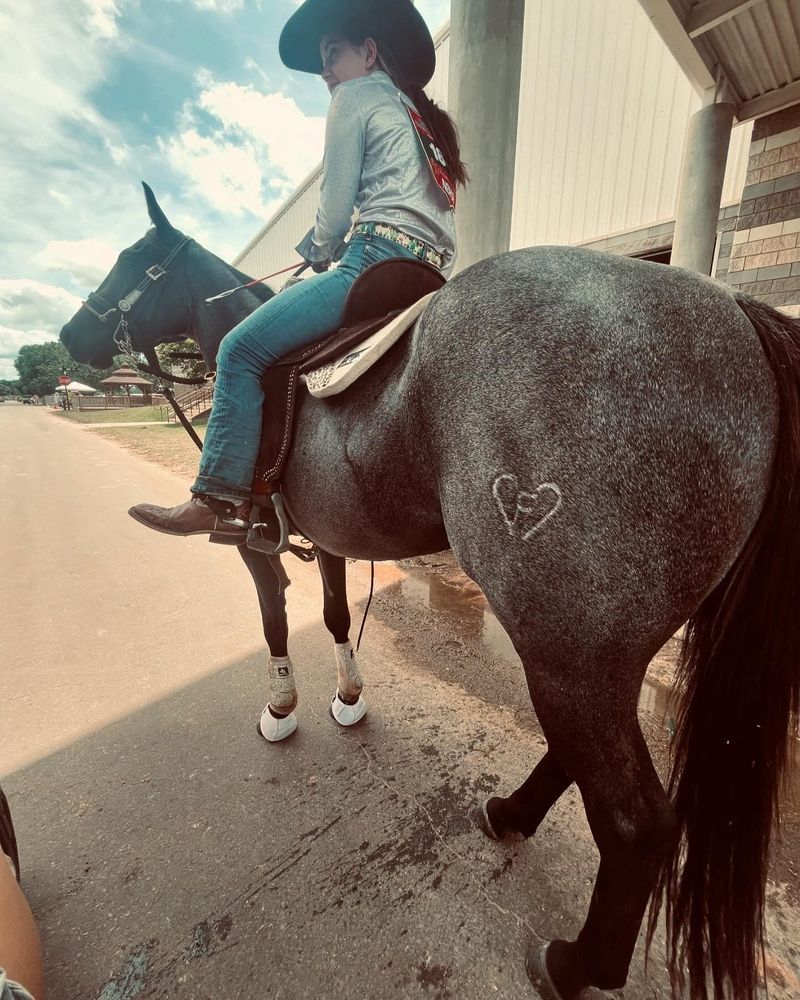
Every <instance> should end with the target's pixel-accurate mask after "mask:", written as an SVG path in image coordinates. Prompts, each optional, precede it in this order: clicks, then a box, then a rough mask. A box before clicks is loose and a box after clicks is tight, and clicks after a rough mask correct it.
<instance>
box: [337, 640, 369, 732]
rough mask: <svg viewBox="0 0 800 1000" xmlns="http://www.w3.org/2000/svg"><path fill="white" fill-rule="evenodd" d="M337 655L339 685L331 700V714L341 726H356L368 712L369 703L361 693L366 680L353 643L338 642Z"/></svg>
mask: <svg viewBox="0 0 800 1000" xmlns="http://www.w3.org/2000/svg"><path fill="white" fill-rule="evenodd" d="M335 655H336V678H337V681H338V687H337V688H336V694H335V695H334V696H333V699H332V701H331V715H332V716H333V718H334V719H335V720H336V721H337V722H338V723H339V725H340V726H354V725H355V724H356V723H357V722H360V721H361V720H362V719H363V718H364V716H365V715H366V714H367V703H366V702H365V701H364V698H363V697H362V695H361V689H362V688H363V686H364V681H363V680H362V679H361V674H360V673H359V670H358V663H357V662H356V654H355V652H354V651H353V646H352V643H350V642H337V643H336V645H335Z"/></svg>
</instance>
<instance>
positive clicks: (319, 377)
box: [300, 292, 436, 398]
mask: <svg viewBox="0 0 800 1000" xmlns="http://www.w3.org/2000/svg"><path fill="white" fill-rule="evenodd" d="M435 294H436V292H431V293H430V294H429V295H424V296H423V297H422V298H421V299H420V300H419V301H418V302H415V303H414V305H413V306H411V307H410V308H408V309H406V310H405V312H402V313H400V315H399V316H395V318H394V319H393V320H390V321H389V322H388V323H387V324H386V326H382V327H381V328H380V330H376V331H375V333H373V334H370V336H369V337H367V339H366V340H364V341H362V342H361V343H360V344H357V345H356V346H355V347H353V348H352V349H351V350H349V351H348V352H347V353H346V354H343V355H342V357H340V358H337V359H336V361H331V362H330V363H329V364H327V365H323V366H322V367H321V368H315V369H314V371H311V372H308V373H307V374H306V375H301V376H300V377H301V379H302V380H303V381H304V382H305V383H306V386H307V387H308V391H309V392H310V393H311V395H312V396H317V397H319V398H322V397H324V396H335V395H336V393H337V392H343V391H344V390H345V389H346V388H347V387H348V386H350V385H352V384H353V382H355V380H356V379H357V378H358V377H359V376H360V375H363V374H364V372H365V371H367V369H368V368H371V367H372V366H373V365H374V364H375V362H376V361H379V360H380V359H381V358H382V357H383V355H384V354H385V353H386V352H387V351H388V350H389V348H390V347H391V346H392V344H395V343H397V341H398V340H399V339H400V337H401V336H402V335H403V334H404V333H405V332H406V330H407V329H408V328H409V327H410V326H413V324H414V323H415V322H416V321H417V320H418V319H419V317H420V316H421V315H422V313H423V312H424V311H425V307H426V306H427V305H428V303H429V302H430V300H431V299H432V298H433V296H434V295H435Z"/></svg>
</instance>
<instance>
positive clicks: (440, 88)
mask: <svg viewBox="0 0 800 1000" xmlns="http://www.w3.org/2000/svg"><path fill="white" fill-rule="evenodd" d="M435 41H436V72H435V74H434V76H433V79H432V80H431V82H430V83H429V84H428V86H427V88H426V90H427V92H428V94H429V95H430V97H431V98H432V99H433V100H434V101H436V102H437V103H438V104H441V105H443V106H444V107H446V106H447V77H448V74H447V67H448V63H449V61H450V31H449V28H448V29H445V30H443V31H441V32H439V34H438V35H437V37H436V39H435ZM321 179H322V164H320V165H319V166H318V167H317V168H316V170H313V171H312V172H311V174H309V176H308V177H307V178H306V180H305V181H304V182H303V183H302V184H301V185H300V187H299V188H298V189H297V191H296V192H295V193H294V195H293V196H292V197H291V198H290V199H289V200H288V201H287V202H286V204H285V205H282V206H281V208H280V209H279V210H278V211H277V212H276V213H275V215H273V217H272V218H271V219H270V220H269V221H268V222H267V224H266V226H265V227H264V228H263V229H262V230H261V232H260V233H259V234H258V235H257V236H256V237H255V239H254V240H253V241H252V242H251V243H250V244H249V246H247V247H245V249H244V250H243V251H242V253H241V254H240V255H239V257H237V259H236V260H235V261H234V264H235V265H236V266H237V267H238V268H240V270H242V271H244V272H245V274H249V275H252V276H253V277H256V278H261V277H263V276H264V275H267V274H272V273H273V272H274V271H278V270H280V269H281V268H284V267H288V265H289V264H291V263H292V261H293V260H297V261H298V264H299V263H300V259H299V257H298V256H297V254H296V253H295V250H294V248H295V247H296V246H297V244H298V243H299V242H300V240H301V238H302V237H303V236H304V235H305V234H306V233H307V232H308V230H309V229H310V228H311V226H313V225H314V216H315V215H316V211H317V204H318V202H319V186H320V181H321ZM288 277H289V275H288V274H287V275H282V276H281V277H279V278H276V279H275V280H274V281H271V282H270V284H271V285H273V286H274V287H275V288H279V287H280V286H281V285H282V284H283V282H284V281H285V280H286V279H287V278H288Z"/></svg>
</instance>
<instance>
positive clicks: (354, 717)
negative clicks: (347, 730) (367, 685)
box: [328, 690, 367, 726]
mask: <svg viewBox="0 0 800 1000" xmlns="http://www.w3.org/2000/svg"><path fill="white" fill-rule="evenodd" d="M328 711H329V712H330V713H331V718H332V719H333V720H334V722H338V723H339V725H340V726H354V725H355V724H356V723H357V722H361V720H362V719H363V718H364V716H365V715H366V714H367V703H366V702H365V701H364V698H363V697H362V695H359V696H358V701H357V702H356V703H355V704H354V705H348V704H347V702H346V701H342V699H341V698H340V697H339V692H338V690H337V692H336V694H335V695H334V696H333V698H331V705H330V708H329V709H328Z"/></svg>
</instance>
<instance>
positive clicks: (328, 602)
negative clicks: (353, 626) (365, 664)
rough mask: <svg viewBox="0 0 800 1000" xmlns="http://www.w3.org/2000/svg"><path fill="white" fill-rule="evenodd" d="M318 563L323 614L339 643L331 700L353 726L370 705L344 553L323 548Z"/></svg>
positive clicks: (336, 713) (343, 722)
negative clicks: (360, 665) (358, 656)
mask: <svg viewBox="0 0 800 1000" xmlns="http://www.w3.org/2000/svg"><path fill="white" fill-rule="evenodd" d="M317 563H318V565H319V574H320V576H321V577H322V592H323V611H322V615H323V619H324V621H325V626H326V628H327V629H328V631H329V632H330V633H331V635H332V636H333V641H334V644H335V645H334V656H335V658H336V691H335V693H334V695H333V698H332V699H331V715H332V717H333V718H334V719H335V720H336V721H337V722H338V723H339V725H340V726H353V725H355V724H356V723H357V722H360V721H361V719H363V718H364V716H365V715H366V714H367V704H366V702H365V701H364V698H363V695H362V694H361V690H362V688H363V687H364V681H363V680H362V678H361V673H360V671H359V669H358V662H357V660H356V654H355V650H354V649H353V644H352V643H351V642H350V609H349V608H348V606H347V568H346V563H345V560H344V559H343V558H342V557H341V556H334V555H331V554H330V552H325V551H323V550H322V549H320V550H319V552H318V554H317Z"/></svg>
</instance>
